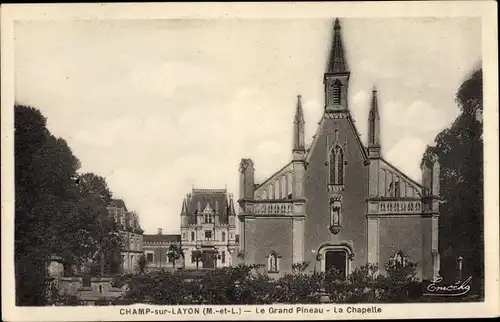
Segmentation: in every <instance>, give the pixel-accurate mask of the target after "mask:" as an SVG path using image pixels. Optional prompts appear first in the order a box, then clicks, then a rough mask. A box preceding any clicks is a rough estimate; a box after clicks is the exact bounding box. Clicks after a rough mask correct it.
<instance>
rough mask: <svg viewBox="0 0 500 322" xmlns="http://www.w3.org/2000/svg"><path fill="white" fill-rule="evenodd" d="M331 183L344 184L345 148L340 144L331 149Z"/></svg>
mask: <svg viewBox="0 0 500 322" xmlns="http://www.w3.org/2000/svg"><path fill="white" fill-rule="evenodd" d="M330 184H334V185H343V184H344V150H342V148H341V147H340V145H338V144H337V145H336V146H335V147H334V148H333V149H332V150H331V151H330Z"/></svg>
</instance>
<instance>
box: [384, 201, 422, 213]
mask: <svg viewBox="0 0 500 322" xmlns="http://www.w3.org/2000/svg"><path fill="white" fill-rule="evenodd" d="M421 211H422V202H421V201H420V200H390V201H389V200H388V201H380V202H379V203H378V212H379V213H381V214H390V213H394V214H404V213H418V212H421Z"/></svg>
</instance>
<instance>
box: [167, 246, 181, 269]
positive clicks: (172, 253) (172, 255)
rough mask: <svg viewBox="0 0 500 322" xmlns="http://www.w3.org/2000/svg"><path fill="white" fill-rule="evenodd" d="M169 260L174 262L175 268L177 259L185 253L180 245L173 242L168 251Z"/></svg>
mask: <svg viewBox="0 0 500 322" xmlns="http://www.w3.org/2000/svg"><path fill="white" fill-rule="evenodd" d="M167 257H168V260H169V261H171V262H172V265H173V268H174V269H175V261H176V260H177V259H179V258H182V257H184V253H183V252H182V249H181V248H180V247H179V245H176V244H172V245H170V247H169V248H168V251H167Z"/></svg>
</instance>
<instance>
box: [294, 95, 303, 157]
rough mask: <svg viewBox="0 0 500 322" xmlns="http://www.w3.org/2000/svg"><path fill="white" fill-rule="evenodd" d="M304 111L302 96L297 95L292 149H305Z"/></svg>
mask: <svg viewBox="0 0 500 322" xmlns="http://www.w3.org/2000/svg"><path fill="white" fill-rule="evenodd" d="M304 123H305V122H304V111H303V110H302V96H301V95H297V108H296V110H295V118H294V121H293V150H294V151H302V150H305V142H304Z"/></svg>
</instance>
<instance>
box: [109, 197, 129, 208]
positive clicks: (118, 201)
mask: <svg viewBox="0 0 500 322" xmlns="http://www.w3.org/2000/svg"><path fill="white" fill-rule="evenodd" d="M109 207H116V208H124V209H125V211H128V210H127V206H125V201H123V200H122V199H112V200H111V202H110V203H109Z"/></svg>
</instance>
